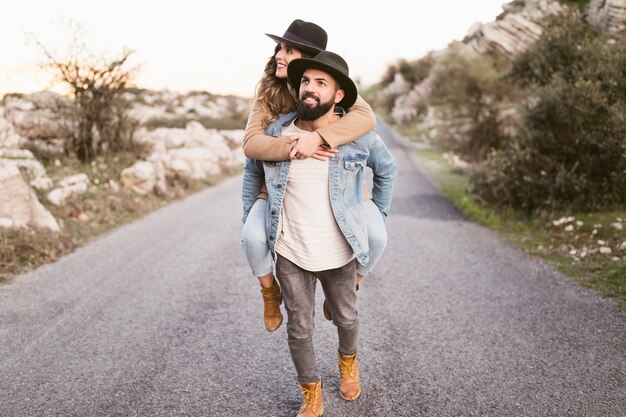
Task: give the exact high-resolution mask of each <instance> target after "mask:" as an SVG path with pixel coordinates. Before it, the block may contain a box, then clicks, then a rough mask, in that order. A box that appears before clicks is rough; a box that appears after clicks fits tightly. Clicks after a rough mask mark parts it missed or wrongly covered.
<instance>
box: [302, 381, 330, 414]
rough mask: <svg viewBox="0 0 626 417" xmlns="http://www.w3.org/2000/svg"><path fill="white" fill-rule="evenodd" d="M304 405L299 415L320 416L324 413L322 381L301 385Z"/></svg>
mask: <svg viewBox="0 0 626 417" xmlns="http://www.w3.org/2000/svg"><path fill="white" fill-rule="evenodd" d="M300 390H301V391H302V397H303V399H302V405H301V406H300V411H299V412H298V416H297V417H320V416H322V415H324V399H323V398H322V381H321V380H320V381H317V382H311V383H310V384H302V385H300Z"/></svg>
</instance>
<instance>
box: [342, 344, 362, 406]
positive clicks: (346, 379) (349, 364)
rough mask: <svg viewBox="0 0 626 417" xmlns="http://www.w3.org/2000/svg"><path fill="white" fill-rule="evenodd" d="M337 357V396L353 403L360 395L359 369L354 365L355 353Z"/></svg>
mask: <svg viewBox="0 0 626 417" xmlns="http://www.w3.org/2000/svg"><path fill="white" fill-rule="evenodd" d="M337 353H338V356H339V373H340V375H341V381H340V382H339V395H340V396H341V398H343V399H344V400H346V401H354V400H356V399H357V398H359V395H361V383H360V382H359V368H358V367H357V363H356V352H355V353H354V354H353V355H350V356H343V355H342V354H341V353H339V352H337Z"/></svg>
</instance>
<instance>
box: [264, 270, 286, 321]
mask: <svg viewBox="0 0 626 417" xmlns="http://www.w3.org/2000/svg"><path fill="white" fill-rule="evenodd" d="M261 294H262V295H263V321H264V322H265V328H266V329H267V331H268V332H273V331H276V329H278V328H279V327H280V325H281V324H282V322H283V313H281V312H280V304H281V303H282V302H283V300H282V298H281V296H280V287H279V286H278V282H276V280H274V282H272V286H271V287H269V288H264V287H263V286H261Z"/></svg>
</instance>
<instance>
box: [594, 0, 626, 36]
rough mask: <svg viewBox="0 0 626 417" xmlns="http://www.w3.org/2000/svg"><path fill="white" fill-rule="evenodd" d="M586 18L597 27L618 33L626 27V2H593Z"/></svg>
mask: <svg viewBox="0 0 626 417" xmlns="http://www.w3.org/2000/svg"><path fill="white" fill-rule="evenodd" d="M585 18H586V19H587V21H588V22H589V23H591V24H592V25H594V26H595V27H597V28H599V29H601V30H604V31H606V32H608V33H616V32H619V31H620V30H624V28H625V27H626V0H591V1H590V2H589V4H588V5H587V7H586V8H585Z"/></svg>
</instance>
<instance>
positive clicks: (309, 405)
mask: <svg viewBox="0 0 626 417" xmlns="http://www.w3.org/2000/svg"><path fill="white" fill-rule="evenodd" d="M301 390H302V396H303V397H304V401H303V402H302V405H301V406H300V412H303V411H304V410H306V409H309V410H311V411H315V410H313V407H314V406H315V402H316V401H317V394H318V390H317V385H315V386H314V387H313V388H311V389H309V388H305V387H301Z"/></svg>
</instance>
